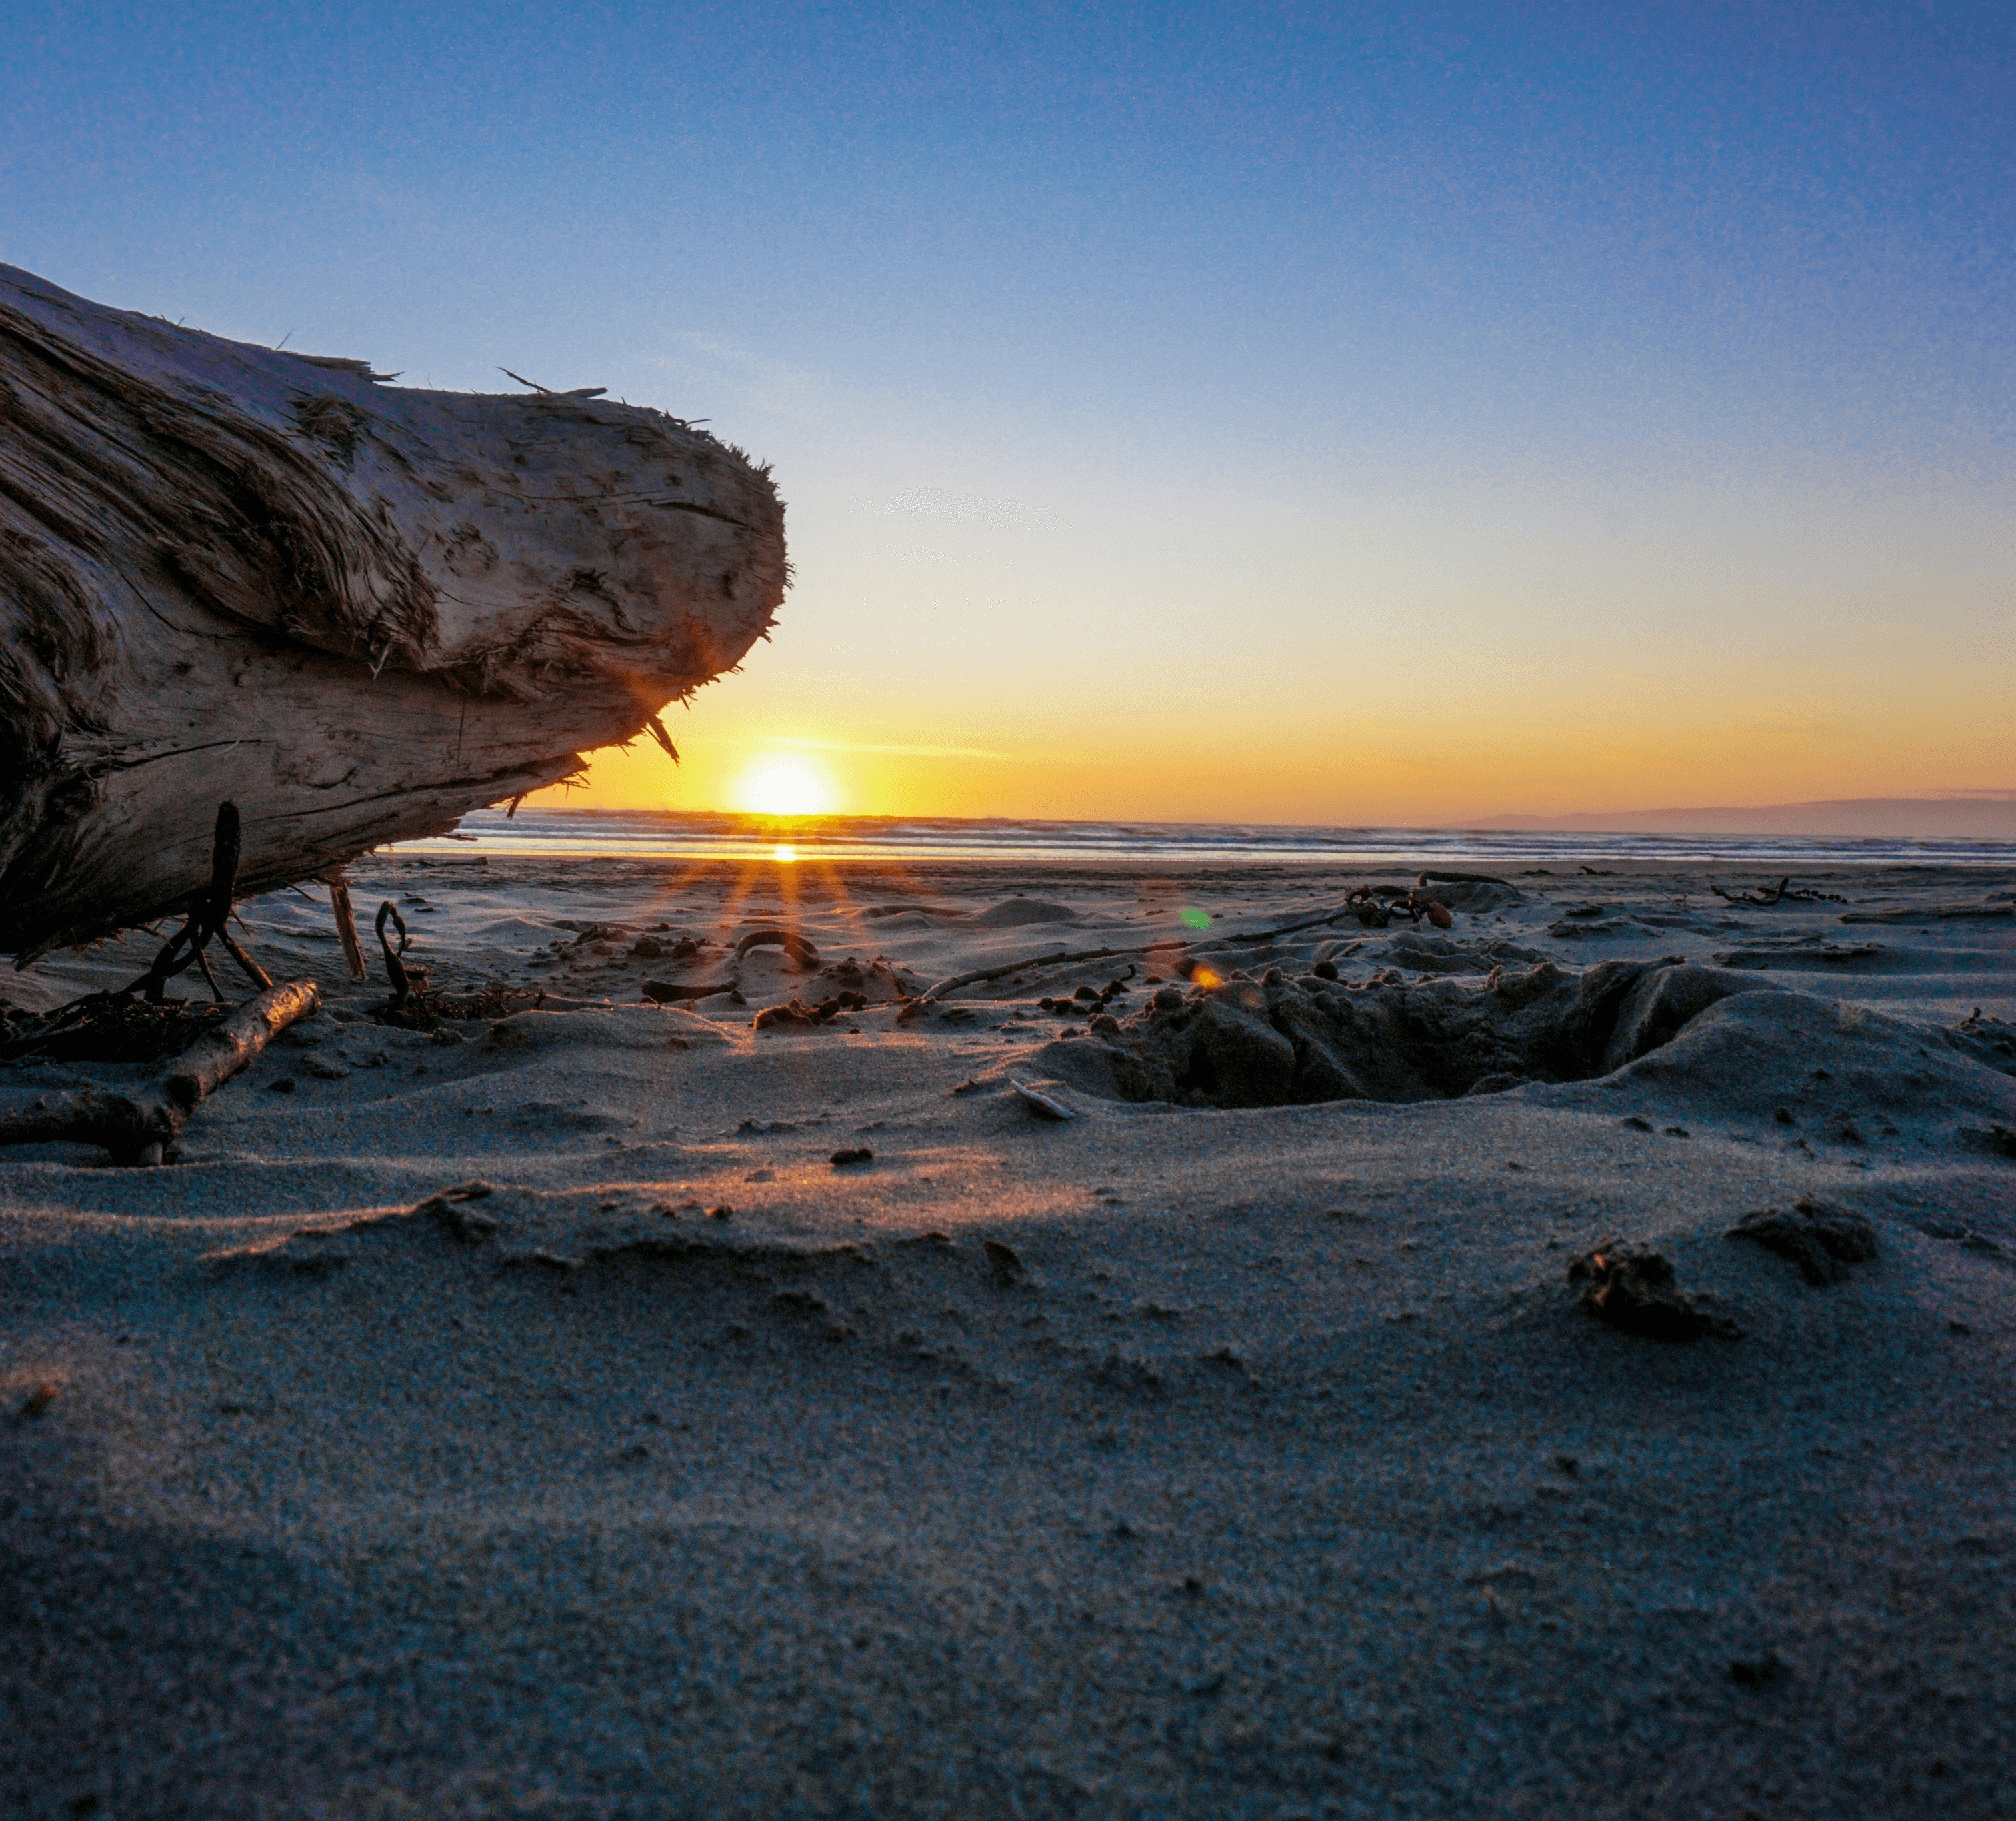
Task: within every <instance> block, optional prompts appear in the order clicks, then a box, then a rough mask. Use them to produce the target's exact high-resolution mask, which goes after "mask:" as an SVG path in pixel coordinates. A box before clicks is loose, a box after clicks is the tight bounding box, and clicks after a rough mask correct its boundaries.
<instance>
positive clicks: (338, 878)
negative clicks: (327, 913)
mask: <svg viewBox="0 0 2016 1821" xmlns="http://www.w3.org/2000/svg"><path fill="white" fill-rule="evenodd" d="M322 883H323V884H324V885H326V886H328V887H329V908H330V909H331V910H333V911H334V912H335V913H336V935H337V940H338V941H339V942H340V943H342V944H343V958H344V961H346V962H347V963H348V964H349V967H350V977H351V979H353V980H362V979H365V978H366V976H367V975H368V973H369V970H368V969H367V968H365V965H364V945H363V943H361V942H359V941H358V939H357V913H356V912H355V910H352V909H351V903H350V881H349V880H348V879H347V878H344V875H343V873H342V871H341V870H340V869H339V870H338V871H335V872H333V873H325V874H322Z"/></svg>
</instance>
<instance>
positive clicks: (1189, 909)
mask: <svg viewBox="0 0 2016 1821" xmlns="http://www.w3.org/2000/svg"><path fill="white" fill-rule="evenodd" d="M1176 921H1178V922H1179V923H1181V924H1182V925H1183V926H1184V927H1185V928H1186V929H1210V928H1211V913H1210V912H1209V911H1208V910H1199V909H1198V908H1197V906H1196V905H1194V904H1187V905H1186V906H1184V907H1183V913H1182V914H1181V915H1180V916H1179V918H1177V919H1176Z"/></svg>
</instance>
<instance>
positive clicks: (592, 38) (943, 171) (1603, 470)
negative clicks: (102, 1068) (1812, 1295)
mask: <svg viewBox="0 0 2016 1821" xmlns="http://www.w3.org/2000/svg"><path fill="white" fill-rule="evenodd" d="M8 62H9V73H8V88H9V106H8V108H7V109H6V110H5V113H4V114H0V258H4V259H5V260H6V261H9V262H10V263H13V264H15V265H23V266H26V267H27V268H29V269H31V270H33V271H34V272H38V273H40V274H41V275H42V276H45V277H47V278H49V279H53V280H54V281H55V282H56V283H59V284H60V285H63V286H64V287H67V288H68V289H70V290H74V291H77V292H81V293H82V294H85V295H87V296H89V297H94V298H96V299H98V300H99V301H103V302H106V303H109V304H113V305H120V306H123V307H126V308H137V309H142V310H146V311H148V312H153V313H156V314H158V315H161V316H167V317H168V318H170V319H186V320H187V321H188V322H189V323H191V324H193V325H195V326H200V327H203V328H206V329H208V330H212V331H213V332H214V333H217V334H222V335H226V336H230V337H236V338H238V339H240V340H245V341H257V342H261V343H267V344H275V343H278V342H279V341H281V340H282V339H283V337H284V338H285V339H286V344H287V345H288V346H289V347H290V348H297V349H300V350H301V351H304V352H315V353H326V354H344V355H363V356H365V357H368V358H369V359H371V360H372V361H373V362H374V363H376V365H377V366H379V367H380V369H381V370H383V369H400V370H403V371H404V373H405V375H406V377H407V378H408V380H409V381H411V382H413V383H417V384H424V385H430V386H436V387H445V388H466V389H470V390H476V391H501V390H506V389H509V381H507V380H504V379H503V378H502V376H501V375H500V374H499V373H498V371H497V370H498V369H499V367H500V366H508V367H509V368H511V369H512V370H514V371H515V372H517V373H524V374H527V375H528V376H529V377H532V378H534V379H535V380H538V382H539V383H541V384H545V385H547V386H549V387H553V388H569V387H574V386H585V385H602V386H607V387H608V388H610V392H611V395H614V396H617V397H621V398H628V399H629V400H630V401H632V402H636V403H645V404H650V405H654V406H660V407H661V408H663V409H666V410H668V411H670V412H671V413H675V415H677V416H682V417H686V418H704V419H707V420H710V424H711V427H712V428H713V429H714V430H715V431H716V432H717V433H718V434H719V435H722V437H723V438H725V439H726V440H728V441H729V442H734V443H736V444H738V445H740V446H742V447H743V448H745V449H748V450H749V451H750V452H751V453H752V454H753V455H754V456H758V458H759V459H761V460H768V461H770V462H772V463H774V464H775V467H776V478H777V480H778V482H779V488H780V490H781V492H783V496H784V498H785V499H786V501H787V507H788V512H787V532H788V535H789V537H790V546H791V556H792V561H793V563H794V567H795V569H796V572H797V581H796V584H795V586H794V588H793V590H792V591H791V593H790V595H789V596H788V597H787V599H786V601H785V604H784V607H783V611H782V613H781V615H780V616H779V622H778V625H777V626H776V629H775V631H774V633H773V635H772V640H771V641H770V642H769V644H761V645H758V647H756V649H755V651H754V652H752V653H751V655H750V657H749V658H748V659H747V661H746V662H745V664H744V665H743V667H742V669H741V671H740V673H737V674H734V675H731V676H726V677H724V678H722V679H721V680H718V682H716V683H714V684H712V685H711V686H709V687H707V688H706V689H705V690H704V691H701V692H700V694H699V695H698V696H697V697H696V698H695V699H694V701H693V704H692V705H691V707H690V709H689V710H687V711H684V712H675V716H674V718H673V720H672V723H671V727H672V731H673V734H674V735H675V738H676V739H677V741H678V742H679V747H680V749H681V752H682V756H683V763H682V765H681V766H679V767H678V768H676V769H675V768H674V766H672V764H671V761H670V760H669V759H666V758H665V757H664V755H662V754H661V752H659V751H658V749H657V748H656V746H655V745H651V744H650V742H649V741H646V742H643V743H641V744H640V745H637V746H635V747H633V748H631V749H629V750H628V751H613V752H604V753H602V754H599V755H596V757H595V759H594V761H593V763H592V767H591V770H590V773H589V780H590V781H589V786H588V788H587V789H586V791H585V793H576V794H575V795H574V797H573V798H572V799H571V801H572V802H575V803H576V804H580V803H583V802H585V803H589V804H600V805H605V806H610V807H634V806H664V807H668V808H674V809H696V810H697V809H717V808H743V807H752V808H770V807H794V806H795V807H807V808H813V807H817V808H827V809H832V810H841V811H847V812H851V813H860V814H877V815H880V814H890V815H922V814H941V815H999V816H1021V817H1072V818H1075V817H1091V818H1155V819H1166V820H1240V821H1263V822H1305V823H1328V824H1393V823H1401V824H1417V823H1424V822H1434V821H1447V820H1463V819H1465V818H1467V817H1482V816H1486V815H1492V814H1500V813H1525V814H1539V815H1546V814H1551V813H1568V812H1577V811H1606V810H1625V809H1630V808H1633V807H1639V806H1660V805H1668V804H1705V803H1713V804H1756V803H1768V802H1787V801H1806V800H1812V799H1827V798H1841V797H1873V796H1885V795H1910V794H1915V793H1918V792H1938V791H1942V790H1960V789H1975V790H1983V789H1996V788H2009V787H2011V786H2016V752H2012V733H2011V728H2012V725H2016V714H2012V712H2011V706H2010V705H2011V702H2012V701H2016V636H2012V613H2011V608H2012V605H2016V512H2012V507H2016V383H2013V382H2016V295H2012V289H2016V287H2012V285H2011V276H2012V272H2013V271H2016V184H2012V183H2011V181H2010V175H2009V174H2010V172H2011V171H2012V170H2016V9H2012V8H2011V7H2009V6H2008V5H1980V6H1968V5H1949V4H1947V3H1946V0H1919V3H1914V4H1910V5H1856V4H1854V3H1853V0H1828V3H1826V4H1818V5H1791V4H1787V5H1774V4H1770V3H1768V0H1765V3H1759V4H1751V5H1672V6H1662V5H1657V4H1651V5H1643V4H1641V5H1632V6H1629V7H1621V6H1618V5H1614V4H1607V5H1577V4H1572V3H1570V4H1560V5H1522V4H1519V3H1517V0H1496V3H1495V4H1492V5H1487V6H1476V7H1470V6H1438V5H1434V4H1432V3H1420V0H1417V3H1415V4H1409V5H1359V6H1348V5H1340V6H1312V5H1258V6H1242V5H1233V4H1224V3H1220V4H1214V5H1157V6H1153V7H1136V6H1127V5H1104V6H1098V7H1088V6H1069V5H1043V4H1041V3H1039V0H1024V3H1021V4H1017V5H964V6H962V5H956V4H943V5H931V6H875V5H854V6H849V7H846V8H838V7H831V6H822V5H754V6H750V5H733V4H722V3H716V4H711V5H707V6H705V7H671V6H666V5H620V4H611V5H563V6H552V5H537V4H533V5H513V6H506V7H495V6H488V7H475V6H453V5H448V6H443V5H427V4H424V3H408V4H401V5H383V4H377V3H376V0H365V3H362V4H356V5H349V6H346V7H343V8H333V7H331V8H307V7H299V6H293V5H289V6H278V5H275V6H247V5H232V4H229V3H217V0H211V3H206V4H203V5H187V6H183V5H166V4H164V5H105V4H93V3H92V0H66V3H65V4H63V5H60V6H58V5H46V4H44V5H35V4H32V3H31V5H28V7H27V9H25V11H24V12H23V13H18V14H16V15H15V23H14V24H13V26H12V27H10V31H9V47H8Z"/></svg>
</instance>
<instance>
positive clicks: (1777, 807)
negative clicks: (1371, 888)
mask: <svg viewBox="0 0 2016 1821" xmlns="http://www.w3.org/2000/svg"><path fill="white" fill-rule="evenodd" d="M1444 826H1445V827H1447V828H1476V829H1531V830H1535V831H1538V830H1543V829H1544V830H1546V831H1550V832H1551V831H1560V832H1561V833H1564V834H1578V833H1580V834H1607V835H1846V836H1849V837H1851V838H1852V837H1854V836H1856V835H1866V836H1869V837H1870V838H1891V839H1896V840H1906V841H1909V840H1914V839H1915V840H1927V841H1940V840H1944V841H2016V791H1956V792H1953V793H1951V794H1950V795H1944V796H1936V797H1845V798H1842V799H1838V800H1837V801H1834V802H1823V803H1771V804H1767V805H1766V806H1763V807H1762V808H1760V809H1748V810H1736V809H1708V810H1606V811H1604V812H1603V813H1600V814H1597V815H1576V816H1483V817H1478V818H1477V819H1476V820H1474V821H1467V822H1451V823H1447V824H1444Z"/></svg>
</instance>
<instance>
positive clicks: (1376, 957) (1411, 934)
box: [1356, 929, 1546, 974]
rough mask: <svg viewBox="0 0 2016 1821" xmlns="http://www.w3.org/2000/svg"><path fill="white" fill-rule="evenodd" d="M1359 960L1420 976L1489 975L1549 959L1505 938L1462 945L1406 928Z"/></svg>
mask: <svg viewBox="0 0 2016 1821" xmlns="http://www.w3.org/2000/svg"><path fill="white" fill-rule="evenodd" d="M1356 958H1357V959H1358V960H1359V961H1373V962H1376V963H1377V964H1378V965H1381V966H1382V967H1395V968H1407V969H1408V970H1409V972H1413V973H1417V974H1488V973H1489V972H1491V970H1492V968H1499V967H1503V966H1504V965H1506V964H1507V962H1512V961H1543V960H1545V959H1546V957H1545V956H1543V954H1541V953H1540V951H1539V950H1538V949H1536V948H1527V947H1525V946H1524V945H1522V944H1521V943H1516V942H1513V941H1510V940H1509V939H1507V938H1504V937H1502V936H1501V937H1499V938H1496V939H1494V940H1492V941H1490V942H1483V943H1462V942H1457V941H1456V940H1455V939H1453V938H1452V937H1450V936H1438V935H1436V934H1435V932H1433V931H1432V930H1427V929H1403V930H1402V931H1401V932H1400V933H1399V935H1398V936H1389V937H1388V938H1387V939H1386V940H1385V941H1384V942H1381V943H1372V944H1370V945H1369V946H1367V947H1364V948H1363V949H1361V950H1359V952H1358V954H1357V957H1356Z"/></svg>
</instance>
